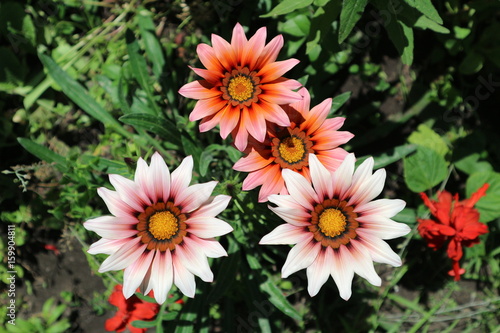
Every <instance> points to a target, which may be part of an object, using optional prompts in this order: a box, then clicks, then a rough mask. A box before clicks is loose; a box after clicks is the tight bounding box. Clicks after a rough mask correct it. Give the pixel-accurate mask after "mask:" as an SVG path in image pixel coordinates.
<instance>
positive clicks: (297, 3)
mask: <svg viewBox="0 0 500 333" xmlns="http://www.w3.org/2000/svg"><path fill="white" fill-rule="evenodd" d="M312 3H313V0H287V1H282V2H280V3H279V4H278V5H277V6H276V7H274V8H273V9H272V10H271V11H270V12H269V13H267V14H265V15H261V16H260V17H271V16H275V15H284V14H288V13H291V12H293V11H294V10H297V9H300V8H304V7H307V6H309V5H310V4H312Z"/></svg>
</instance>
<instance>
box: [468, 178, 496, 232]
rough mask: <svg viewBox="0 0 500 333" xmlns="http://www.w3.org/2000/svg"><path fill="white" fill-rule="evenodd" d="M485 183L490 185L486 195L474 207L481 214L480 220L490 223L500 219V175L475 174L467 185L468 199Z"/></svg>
mask: <svg viewBox="0 0 500 333" xmlns="http://www.w3.org/2000/svg"><path fill="white" fill-rule="evenodd" d="M485 183H488V184H489V185H490V186H489V187H488V190H487V191H486V195H485V196H484V197H482V198H481V199H479V201H478V202H477V204H476V205H475V206H474V207H476V208H477V210H478V211H479V213H480V214H481V217H480V218H479V220H480V221H481V222H489V221H492V220H494V219H496V218H498V217H500V209H499V207H500V173H498V172H493V171H486V172H477V173H473V174H472V175H471V176H470V177H469V178H468V179H467V183H466V185H465V189H466V194H467V198H470V197H471V195H472V194H473V193H474V192H476V191H477V190H478V189H479V188H480V187H481V186H483V185H484V184H485Z"/></svg>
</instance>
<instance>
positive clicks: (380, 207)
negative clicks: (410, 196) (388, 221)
mask: <svg viewBox="0 0 500 333" xmlns="http://www.w3.org/2000/svg"><path fill="white" fill-rule="evenodd" d="M405 206H406V202H404V201H403V200H401V199H378V200H375V201H370V202H367V203H364V204H361V205H358V206H356V207H355V208H354V212H355V213H358V214H360V215H381V216H384V217H388V218H391V217H393V216H394V215H396V214H397V213H399V212H400V211H402V210H403V208H405Z"/></svg>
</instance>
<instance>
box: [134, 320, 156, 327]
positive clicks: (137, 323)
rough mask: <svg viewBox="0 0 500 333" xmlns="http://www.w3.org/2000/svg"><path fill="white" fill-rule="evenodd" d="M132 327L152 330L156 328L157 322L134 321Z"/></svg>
mask: <svg viewBox="0 0 500 333" xmlns="http://www.w3.org/2000/svg"><path fill="white" fill-rule="evenodd" d="M132 326H134V327H137V328H150V327H155V326H156V320H152V321H146V320H134V321H133V322H132Z"/></svg>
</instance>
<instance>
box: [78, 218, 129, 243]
mask: <svg viewBox="0 0 500 333" xmlns="http://www.w3.org/2000/svg"><path fill="white" fill-rule="evenodd" d="M137 222H138V221H137V219H136V218H134V217H131V216H127V217H115V216H101V217H97V218H95V219H90V220H88V221H86V222H84V223H83V226H84V227H85V228H86V229H87V230H90V231H93V232H95V233H96V234H98V235H99V236H101V237H103V238H107V239H120V238H128V237H131V236H133V235H136V234H137V233H138V232H139V231H138V230H137V229H136V228H135V225H136V224H137Z"/></svg>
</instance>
